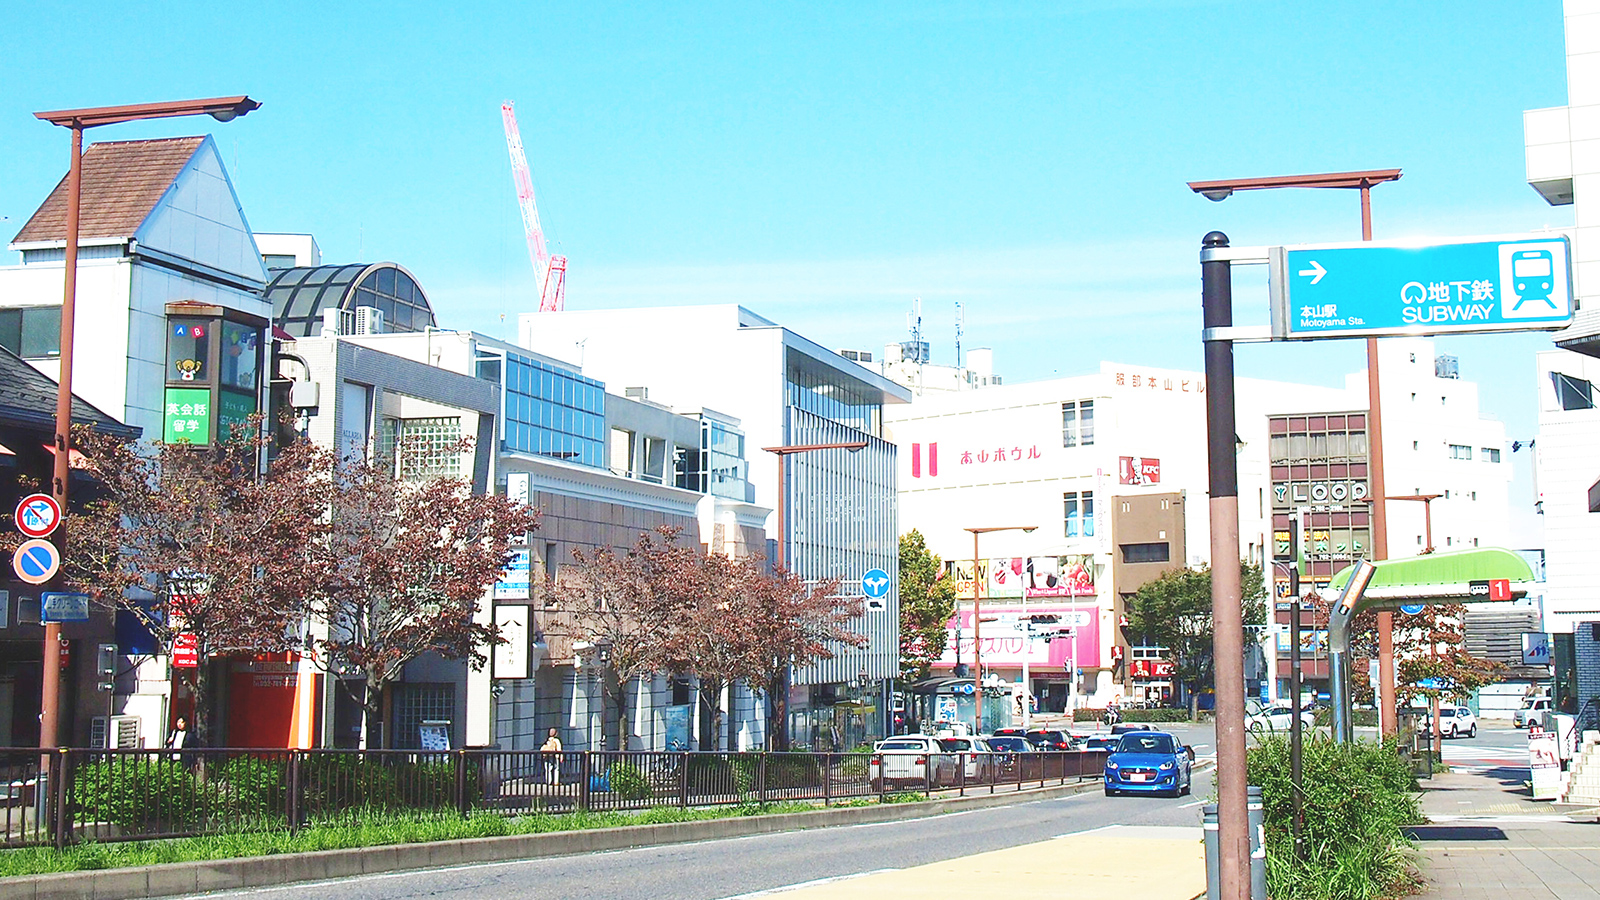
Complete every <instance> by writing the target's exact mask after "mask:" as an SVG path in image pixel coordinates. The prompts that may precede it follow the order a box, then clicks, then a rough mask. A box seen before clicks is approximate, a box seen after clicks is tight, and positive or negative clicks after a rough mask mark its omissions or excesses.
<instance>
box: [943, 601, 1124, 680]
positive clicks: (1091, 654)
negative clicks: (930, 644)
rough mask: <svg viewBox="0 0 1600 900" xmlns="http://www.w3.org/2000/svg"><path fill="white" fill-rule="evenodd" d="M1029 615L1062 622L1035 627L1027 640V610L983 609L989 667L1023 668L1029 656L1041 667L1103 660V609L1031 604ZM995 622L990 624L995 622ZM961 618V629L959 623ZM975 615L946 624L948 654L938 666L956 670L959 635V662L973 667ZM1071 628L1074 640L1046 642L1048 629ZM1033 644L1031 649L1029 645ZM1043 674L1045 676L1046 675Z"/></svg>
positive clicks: (1082, 665)
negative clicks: (1024, 660) (954, 667)
mask: <svg viewBox="0 0 1600 900" xmlns="http://www.w3.org/2000/svg"><path fill="white" fill-rule="evenodd" d="M1027 615H1028V616H1036V615H1053V616H1056V617H1057V621H1056V622H1055V623H1054V624H1050V625H1035V626H1034V637H1033V639H1032V641H1031V642H1030V641H1029V639H1028V638H1027V630H1026V625H1025V620H1024V619H1023V617H1022V616H1023V614H1022V610H1021V609H1020V608H1019V607H1015V606H1004V607H997V608H993V609H991V608H989V607H984V609H983V618H984V622H983V623H982V636H983V643H982V647H981V650H982V656H983V664H984V665H985V666H991V667H993V666H1005V667H1008V668H1009V667H1013V666H1021V665H1022V661H1023V659H1024V658H1026V659H1027V661H1028V665H1029V666H1038V667H1040V668H1041V669H1047V668H1051V667H1055V668H1060V667H1062V666H1065V665H1066V664H1067V661H1068V660H1072V661H1073V662H1074V664H1075V665H1076V666H1077V667H1078V668H1080V669H1081V668H1099V667H1100V666H1101V661H1100V611H1099V609H1098V608H1095V607H1091V608H1087V609H1076V608H1072V607H1066V606H1059V605H1043V606H1038V607H1035V606H1033V605H1031V604H1030V605H1029V606H1028V611H1027ZM991 619H992V620H993V621H990V620H991ZM958 620H959V627H958V625H957V622H958ZM972 624H973V623H972V611H971V610H962V611H960V612H958V613H957V614H956V616H955V618H952V619H951V620H950V622H949V623H948V624H947V625H946V636H945V649H944V655H943V656H941V657H940V658H939V663H938V665H941V666H945V667H952V666H954V665H955V664H956V657H957V646H956V637H957V635H958V634H959V635H960V639H961V640H960V653H959V655H960V661H961V662H963V663H966V664H967V665H969V666H970V665H971V664H972V661H973V652H972V651H973V643H972ZM1069 628H1070V629H1072V631H1073V633H1074V636H1073V637H1072V638H1070V639H1069V638H1065V637H1061V638H1055V639H1053V640H1051V641H1050V642H1048V643H1046V642H1045V640H1044V634H1045V632H1046V631H1056V630H1058V629H1069ZM1030 643H1031V646H1030ZM1041 674H1042V673H1041Z"/></svg>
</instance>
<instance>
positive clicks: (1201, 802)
mask: <svg viewBox="0 0 1600 900" xmlns="http://www.w3.org/2000/svg"><path fill="white" fill-rule="evenodd" d="M1205 802H1206V801H1204V800H1196V801H1194V802H1193V803H1185V804H1184V805H1182V806H1180V807H1178V808H1179V809H1194V808H1195V807H1196V806H1204V805H1205Z"/></svg>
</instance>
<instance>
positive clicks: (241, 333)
mask: <svg viewBox="0 0 1600 900" xmlns="http://www.w3.org/2000/svg"><path fill="white" fill-rule="evenodd" d="M260 366H261V332H260V331H259V330H257V329H256V328H254V327H253V326H250V325H245V324H243V323H240V322H223V323H222V383H223V384H224V385H225V386H227V387H236V388H243V389H245V390H247V391H251V392H252V393H253V392H254V391H255V389H256V386H257V385H256V372H257V370H258V369H259V368H260Z"/></svg>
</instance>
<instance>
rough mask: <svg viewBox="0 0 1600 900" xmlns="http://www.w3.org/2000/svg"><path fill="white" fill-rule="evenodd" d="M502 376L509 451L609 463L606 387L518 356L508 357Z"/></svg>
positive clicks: (583, 462) (589, 463)
mask: <svg viewBox="0 0 1600 900" xmlns="http://www.w3.org/2000/svg"><path fill="white" fill-rule="evenodd" d="M502 377H503V378H504V380H505V390H506V404H505V408H506V415H505V423H504V424H505V431H504V432H503V433H502V435H501V438H502V440H503V441H504V442H505V446H506V449H507V450H512V451H519V452H523V453H534V454H541V455H546V456H554V457H557V458H560V459H565V460H567V461H570V462H574V463H577V464H579V465H585V466H593V467H596V468H600V467H603V466H604V465H605V464H606V459H605V447H604V442H603V440H602V434H603V431H604V425H605V419H604V415H603V410H604V408H605V386H604V385H602V384H601V383H600V382H598V381H595V380H594V379H591V378H585V377H583V376H582V375H577V374H575V373H570V372H567V371H564V370H559V369H556V368H555V367H553V366H549V365H547V364H545V363H541V362H537V361H535V360H532V359H529V358H528V357H525V356H521V355H518V354H515V353H508V354H507V355H506V358H505V368H504V371H503V372H502Z"/></svg>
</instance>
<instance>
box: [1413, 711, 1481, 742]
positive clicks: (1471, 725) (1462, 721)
mask: <svg viewBox="0 0 1600 900" xmlns="http://www.w3.org/2000/svg"><path fill="white" fill-rule="evenodd" d="M1421 727H1422V729H1423V730H1424V731H1426V732H1428V733H1430V734H1431V733H1432V732H1433V717H1432V716H1423V717H1422V726H1421ZM1439 735H1440V736H1441V737H1447V738H1457V737H1462V736H1466V737H1477V736H1478V717H1477V716H1474V715H1473V714H1472V710H1470V709H1467V708H1466V707H1465V706H1441V707H1439Z"/></svg>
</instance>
